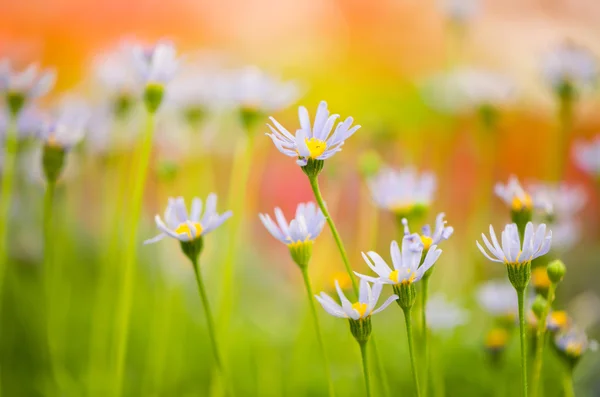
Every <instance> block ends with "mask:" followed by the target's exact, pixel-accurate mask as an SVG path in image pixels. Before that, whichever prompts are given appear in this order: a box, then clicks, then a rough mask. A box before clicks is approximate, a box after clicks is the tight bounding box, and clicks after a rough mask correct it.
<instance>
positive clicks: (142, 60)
mask: <svg viewBox="0 0 600 397" xmlns="http://www.w3.org/2000/svg"><path fill="white" fill-rule="evenodd" d="M130 54H131V57H132V60H133V65H134V67H135V70H136V74H137V77H138V79H139V80H140V81H142V82H144V83H145V84H158V85H164V84H166V83H168V82H169V81H171V80H172V79H173V77H174V76H175V73H176V72H177V68H178V66H179V62H178V60H177V52H176V51H175V46H174V45H173V43H171V42H170V41H166V40H161V41H159V42H157V43H156V44H155V45H153V46H147V47H146V46H142V45H141V44H133V45H131V47H130Z"/></svg>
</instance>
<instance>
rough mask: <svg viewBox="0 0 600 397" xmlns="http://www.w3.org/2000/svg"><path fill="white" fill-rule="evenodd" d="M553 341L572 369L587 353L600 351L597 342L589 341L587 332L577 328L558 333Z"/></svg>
mask: <svg viewBox="0 0 600 397" xmlns="http://www.w3.org/2000/svg"><path fill="white" fill-rule="evenodd" d="M553 341H554V347H555V349H556V351H557V352H558V353H559V356H560V357H561V358H562V359H563V360H565V361H566V362H567V363H568V364H569V365H570V366H571V367H574V366H575V365H576V364H577V363H578V362H579V360H580V359H581V357H582V356H583V355H584V354H585V353H586V352H588V351H590V350H591V351H596V350H597V349H598V343H597V342H596V341H595V340H589V339H588V337H587V335H586V334H585V332H583V331H581V330H579V329H577V328H575V327H571V328H570V329H569V330H567V331H565V332H561V333H558V334H557V335H556V336H555V337H554V339H553Z"/></svg>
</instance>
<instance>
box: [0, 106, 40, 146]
mask: <svg viewBox="0 0 600 397" xmlns="http://www.w3.org/2000/svg"><path fill="white" fill-rule="evenodd" d="M9 122H10V114H9V111H8V109H0V139H3V138H4V137H5V136H6V131H7V128H8V125H9ZM43 124H44V114H43V113H42V112H41V111H40V110H39V109H38V108H37V107H35V106H33V105H27V106H25V107H24V108H23V110H21V111H20V112H19V115H18V116H17V133H18V139H26V138H30V137H35V136H38V134H39V133H40V131H41V130H42V127H43Z"/></svg>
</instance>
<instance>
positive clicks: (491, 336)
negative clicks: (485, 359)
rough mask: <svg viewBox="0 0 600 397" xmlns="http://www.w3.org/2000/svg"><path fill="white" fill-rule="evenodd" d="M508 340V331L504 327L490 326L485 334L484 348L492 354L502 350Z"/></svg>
mask: <svg viewBox="0 0 600 397" xmlns="http://www.w3.org/2000/svg"><path fill="white" fill-rule="evenodd" d="M507 342H508V331H507V330H506V328H500V327H498V328H492V329H491V330H490V331H489V332H488V333H487V335H486V336H485V348H486V349H487V350H488V351H489V352H490V353H493V354H498V353H500V352H502V351H503V350H504V348H505V347H506V343H507Z"/></svg>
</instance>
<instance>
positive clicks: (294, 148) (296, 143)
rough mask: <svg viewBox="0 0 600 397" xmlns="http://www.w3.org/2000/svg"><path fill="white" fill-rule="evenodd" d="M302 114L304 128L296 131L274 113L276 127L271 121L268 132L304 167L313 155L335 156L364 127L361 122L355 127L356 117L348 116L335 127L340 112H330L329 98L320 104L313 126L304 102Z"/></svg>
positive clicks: (281, 147)
mask: <svg viewBox="0 0 600 397" xmlns="http://www.w3.org/2000/svg"><path fill="white" fill-rule="evenodd" d="M298 116H299V119H300V129H298V130H297V131H296V134H295V135H292V134H291V133H290V132H289V131H288V130H286V129H285V128H284V127H283V126H282V125H281V124H279V123H278V122H277V120H275V119H274V118H273V117H270V118H269V119H270V120H271V122H272V123H273V124H274V126H275V127H273V126H272V125H270V124H267V126H268V127H269V129H270V130H271V132H272V134H266V135H267V136H269V137H270V138H271V139H272V140H273V143H274V144H275V146H276V147H277V149H278V150H279V151H280V152H281V153H283V154H285V155H287V156H290V157H297V158H298V160H297V161H296V163H297V164H298V165H299V166H301V167H304V166H305V165H306V164H307V162H308V160H309V159H314V160H326V159H328V158H329V157H331V156H333V155H334V154H335V153H337V152H339V151H340V150H342V146H343V145H344V142H345V140H346V139H348V138H349V137H350V136H352V134H354V133H355V132H356V131H357V130H358V129H359V128H360V125H356V126H354V127H351V126H352V123H353V121H354V119H353V118H352V117H348V118H346V120H344V121H343V122H340V123H338V125H337V126H336V127H335V130H333V126H334V125H335V122H336V120H337V119H338V118H339V117H340V116H339V115H337V114H332V115H329V110H327V102H325V101H322V102H321V103H320V104H319V108H318V109H317V114H316V116H315V120H314V124H313V125H312V126H311V124H310V117H309V115H308V110H306V108H305V107H304V106H300V107H299V108H298ZM332 130H333V133H332Z"/></svg>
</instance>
